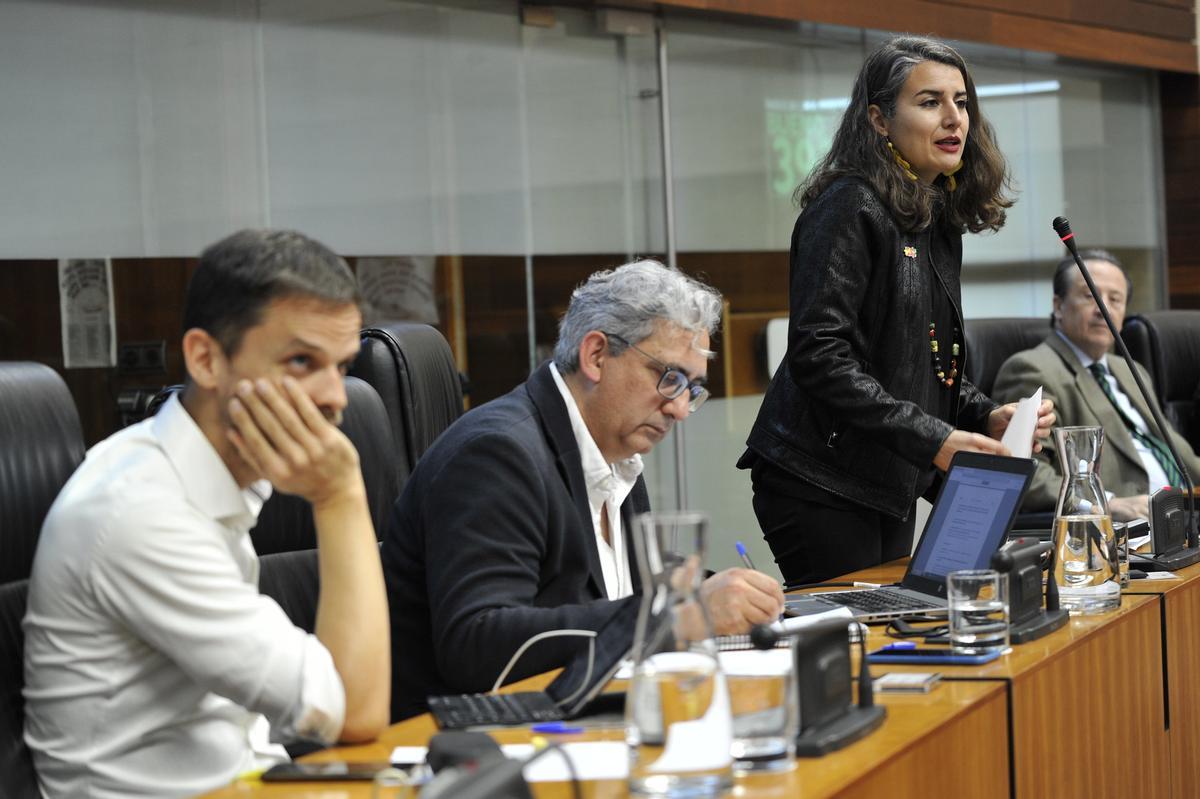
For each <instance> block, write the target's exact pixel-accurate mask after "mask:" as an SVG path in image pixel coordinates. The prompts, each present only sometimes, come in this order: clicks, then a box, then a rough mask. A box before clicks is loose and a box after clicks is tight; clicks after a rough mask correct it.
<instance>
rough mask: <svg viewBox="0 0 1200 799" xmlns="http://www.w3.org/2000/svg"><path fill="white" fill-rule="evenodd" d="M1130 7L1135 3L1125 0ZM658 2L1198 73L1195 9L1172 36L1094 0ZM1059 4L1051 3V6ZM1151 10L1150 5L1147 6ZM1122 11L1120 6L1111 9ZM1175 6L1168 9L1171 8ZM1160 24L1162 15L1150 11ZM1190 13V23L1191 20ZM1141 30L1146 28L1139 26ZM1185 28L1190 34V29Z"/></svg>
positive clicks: (1130, 12)
mask: <svg viewBox="0 0 1200 799" xmlns="http://www.w3.org/2000/svg"><path fill="white" fill-rule="evenodd" d="M1124 5H1125V6H1129V5H1130V4H1129V3H1126V4H1124ZM659 6H660V7H678V8H688V9H693V10H697V11H707V12H717V13H724V14H734V15H743V16H745V15H749V16H759V17H770V18H775V19H787V20H795V21H803V22H818V23H827V24H833V25H847V26H850V27H862V28H872V29H877V30H897V29H899V28H903V29H905V30H909V31H913V32H920V33H928V34H932V35H935V36H941V37H944V38H949V39H961V40H964V41H971V42H979V43H983V44H995V45H1002V46H1005V47H1016V48H1021V49H1030V50H1040V51H1044V52H1049V53H1056V54H1058V55H1062V56H1068V57H1073V58H1083V59H1088V60H1094V61H1103V62H1107V63H1116V64H1126V65H1130V66H1141V67H1150V68H1152V69H1163V70H1174V71H1178V72H1188V73H1193V74H1194V73H1196V72H1197V71H1198V65H1197V58H1196V46H1195V44H1194V43H1193V42H1192V38H1193V36H1194V30H1195V22H1194V20H1195V17H1194V12H1188V13H1187V14H1186V15H1181V16H1178V17H1177V19H1179V20H1184V21H1185V22H1184V23H1181V24H1178V25H1176V26H1173V31H1172V33H1171V34H1170V35H1165V34H1161V35H1153V34H1150V33H1145V32H1134V31H1130V30H1118V29H1114V28H1110V27H1104V26H1103V25H1100V24H1097V23H1096V22H1095V21H1094V20H1093V19H1091V18H1090V17H1088V16H1086V9H1087V8H1088V7H1090V5H1089V6H1083V5H1080V6H1078V7H1076V6H1072V9H1075V8H1078V9H1079V11H1078V12H1072V13H1078V14H1079V15H1080V16H1082V17H1083V19H1082V20H1081V21H1067V20H1063V19H1050V18H1045V17H1042V16H1031V15H1030V14H1028V13H1025V14H1022V13H1013V12H1011V11H1008V10H1007V9H1008V8H1009V7H1010V4H1007V3H1006V4H1005V6H1004V8H1005V9H1006V10H990V9H988V8H979V7H970V6H967V5H964V4H962V3H955V2H941V3H938V2H927V0H892V2H889V3H845V2H841V0H659ZM1054 8H1055V6H1053V5H1051V6H1050V9H1051V10H1053V9H1054ZM1136 10H1137V9H1134V8H1130V9H1128V10H1125V11H1124V13H1121V14H1120V17H1119V19H1120V21H1121V24H1124V25H1134V24H1138V21H1137V19H1135V17H1136V16H1138V15H1137V14H1135V13H1134V12H1135V11H1136ZM1143 10H1145V9H1143ZM1120 11H1121V10H1120V9H1116V7H1115V6H1114V7H1113V9H1112V12H1113V13H1119V12H1120ZM1167 11H1168V12H1169V11H1170V9H1169V8H1168V9H1167ZM1146 16H1147V18H1148V19H1149V20H1151V21H1152V22H1151V24H1152V25H1153V26H1154V29H1155V30H1158V29H1159V28H1160V27H1161V26H1162V21H1163V20H1164V19H1170V18H1171V17H1170V16H1167V17H1160V16H1159V13H1158V12H1157V11H1155V13H1153V14H1151V13H1148V14H1146ZM1189 19H1190V24H1189V23H1187V22H1186V21H1187V20H1189ZM1136 30H1140V28H1139V29H1136ZM1185 34H1186V35H1185Z"/></svg>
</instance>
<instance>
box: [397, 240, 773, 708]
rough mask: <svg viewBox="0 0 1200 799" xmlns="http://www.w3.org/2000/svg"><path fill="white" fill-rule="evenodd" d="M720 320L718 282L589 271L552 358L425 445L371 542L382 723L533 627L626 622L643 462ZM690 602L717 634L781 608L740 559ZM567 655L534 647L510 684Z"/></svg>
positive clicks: (495, 665) (551, 643)
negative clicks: (388, 666) (381, 653)
mask: <svg viewBox="0 0 1200 799" xmlns="http://www.w3.org/2000/svg"><path fill="white" fill-rule="evenodd" d="M720 312H721V299H720V295H719V294H717V292H716V291H714V290H713V289H711V288H709V287H708V286H704V285H703V284H700V283H698V282H696V281H694V280H692V279H690V278H688V277H687V276H685V275H683V274H682V273H681V272H679V271H678V270H675V269H669V268H667V267H665V266H663V265H662V264H659V263H656V262H654V261H640V262H637V263H633V264H626V265H625V266H622V267H620V268H618V269H615V270H611V271H604V272H597V273H596V274H594V275H592V276H591V277H590V278H589V279H588V280H587V281H586V282H585V283H584V284H583V285H581V286H579V287H578V288H577V289H576V290H575V292H574V293H573V294H572V296H571V302H570V305H569V307H568V308H567V312H566V315H565V316H564V317H563V320H562V323H561V325H560V328H559V337H558V344H557V346H556V349H555V354H554V361H553V362H552V363H547V364H543V365H542V366H540V367H539V368H538V369H537V370H535V371H534V373H533V374H532V375H530V376H529V379H528V380H526V381H525V382H524V383H523V384H521V385H520V386H517V387H516V388H515V389H513V390H512V391H511V392H509V393H508V394H506V395H505V396H503V397H500V398H498V399H495V400H492V401H491V402H488V403H486V404H484V405H482V406H480V407H479V408H476V409H474V410H472V411H471V412H470V413H467V414H466V415H465V416H463V417H462V418H460V419H459V420H458V421H456V422H455V423H454V424H453V425H451V426H450V428H449V429H448V430H447V431H446V432H445V433H443V434H442V436H441V437H440V438H439V439H438V440H437V441H436V442H434V444H433V446H432V447H430V448H429V450H428V451H426V452H425V454H424V455H423V456H422V457H421V460H420V462H419V463H418V464H417V468H416V469H415V470H414V471H413V474H412V476H411V477H410V478H409V481H408V483H407V484H406V485H405V489H404V493H403V495H402V496H401V498H400V499H399V500H398V501H397V503H396V506H395V508H394V509H393V512H392V519H391V521H390V523H389V525H388V531H387V533H386V535H385V536H384V542H383V562H384V575H385V578H386V580H387V586H388V601H389V603H390V611H391V621H392V641H393V643H394V649H393V656H392V657H393V684H392V716H393V718H394V719H396V718H404V717H407V716H411V715H414V714H416V713H419V712H422V710H423V709H424V708H425V698H426V697H427V696H430V695H437V694H446V693H462V692H470V691H486V690H489V689H490V688H491V687H492V683H493V682H494V681H495V680H496V679H497V678H498V677H499V675H500V674H501V672H502V670H503V669H504V667H505V665H506V664H507V663H508V661H509V659H510V658H512V656H513V655H514V653H515V652H516V651H517V650H518V648H519V647H520V646H521V645H522V644H523V643H524V642H526V641H527V640H529V639H530V638H531V637H533V636H535V635H538V634H540V633H544V632H547V631H552V630H560V629H587V630H597V629H599V628H600V627H601V626H602V625H603V624H604V623H605V622H607V621H608V620H610V619H611V618H613V617H614V616H615V615H616V614H621V613H624V614H629V615H630V617H632V616H633V615H636V610H637V602H638V598H637V596H635V594H636V591H637V581H636V577H635V575H636V567H635V566H634V565H633V562H632V560H631V558H632V556H633V553H632V549H631V547H630V544H629V541H630V539H629V534H630V532H631V530H630V528H631V526H632V524H633V518H634V515H635V514H636V513H639V512H644V511H647V510H649V500H648V498H647V496H646V487H645V483H644V482H643V481H642V479H641V472H642V459H641V456H642V455H644V454H645V453H647V452H649V451H650V450H651V449H653V447H654V446H655V445H656V444H658V442H660V441H661V440H662V439H663V438H664V437H665V436H666V435H667V433H669V432H670V430H671V428H672V427H673V426H674V425H675V424H676V423H678V422H681V421H683V420H684V419H686V418H687V416H688V414H689V413H691V412H692V411H694V410H695V409H696V408H698V407H699V406H700V404H701V403H703V401H704V399H705V398H706V397H707V396H708V392H707V390H706V389H705V388H704V381H705V378H706V375H707V373H708V359H709V358H710V357H712V355H713V353H712V352H710V351H709V349H708V345H709V336H710V334H711V333H712V331H713V330H714V329H715V328H716V325H717V322H718V320H719V319H720ZM698 457H703V455H702V454H701V455H698ZM731 474H732V473H731ZM701 596H702V597H704V598H706V600H707V606H708V608H709V611H710V617H711V619H712V621H713V626H714V627H715V628H716V632H718V633H731V632H745V631H747V630H748V629H749V628H750V626H751V625H754V624H759V623H763V622H767V621H770V620H772V619H774V618H776V617H777V616H778V615H779V613H780V611H781V610H782V608H783V592H782V590H781V589H780V586H779V583H778V581H776V580H774V579H772V578H771V577H769V576H767V575H765V574H762V573H760V572H755V571H750V570H748V569H728V570H726V571H723V572H720V573H718V574H716V575H714V576H712V577H710V578H708V579H707V580H706V581H705V582H704V584H703V586H702V588H701ZM630 630H631V632H630V638H631V641H632V624H631V625H630ZM578 647H579V639H570V638H550V639H546V640H543V641H539V642H538V643H536V644H535V645H533V646H531V647H530V648H529V649H528V650H526V651H525V653H524V654H523V655H522V656H521V658H520V660H519V661H518V662H517V663H516V664H515V666H514V668H513V669H512V671H511V672H509V677H510V679H520V678H522V677H525V676H528V675H531V674H538V673H541V672H545V671H548V670H550V669H553V668H557V667H561V666H563V665H565V663H566V662H567V661H568V660H569V659H570V655H571V653H572V652H574V651H575V650H576V649H577V648H578Z"/></svg>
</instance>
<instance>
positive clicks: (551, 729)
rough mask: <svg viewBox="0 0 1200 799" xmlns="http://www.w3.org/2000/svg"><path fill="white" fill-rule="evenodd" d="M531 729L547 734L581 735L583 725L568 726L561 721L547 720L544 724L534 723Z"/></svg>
mask: <svg viewBox="0 0 1200 799" xmlns="http://www.w3.org/2000/svg"><path fill="white" fill-rule="evenodd" d="M530 729H531V730H532V731H533V732H540V733H544V734H547V735H580V734H582V733H583V727H568V726H567V725H566V724H563V723H562V722H561V721H547V722H544V723H542V724H534V725H533V726H532V727H530Z"/></svg>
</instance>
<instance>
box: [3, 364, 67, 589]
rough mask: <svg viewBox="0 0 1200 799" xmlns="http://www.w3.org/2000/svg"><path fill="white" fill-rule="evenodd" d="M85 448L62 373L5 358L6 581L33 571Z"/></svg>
mask: <svg viewBox="0 0 1200 799" xmlns="http://www.w3.org/2000/svg"><path fill="white" fill-rule="evenodd" d="M84 452H85V447H84V444H83V429H82V428H81V427H80V424H79V413H78V412H77V411H76V409H75V401H74V400H73V399H72V398H71V392H70V391H68V390H67V384H66V383H64V382H63V379H62V378H61V377H59V375H58V373H57V372H55V371H54V370H53V369H51V368H50V367H48V366H45V365H43V364H40V363H27V362H20V361H14V362H3V363H0V507H3V508H4V529H3V537H2V538H0V548H2V550H3V555H2V556H0V582H7V581H9V580H19V579H23V578H25V577H28V576H29V570H30V567H31V566H32V564H33V553H34V551H35V549H36V547H37V539H38V535H39V534H40V533H41V529H42V522H43V521H45V519H46V513H47V511H49V510H50V505H51V504H53V502H54V499H55V497H57V496H58V492H59V491H60V490H61V489H62V487H63V484H65V483H66V482H67V478H69V477H70V476H71V473H72V472H74V471H75V467H77V466H78V465H79V464H80V462H81V461H82V460H83V456H84Z"/></svg>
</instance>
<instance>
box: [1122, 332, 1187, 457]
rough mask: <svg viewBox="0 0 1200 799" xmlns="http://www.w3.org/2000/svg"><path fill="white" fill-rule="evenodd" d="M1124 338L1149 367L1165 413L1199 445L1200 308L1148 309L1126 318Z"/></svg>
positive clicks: (1131, 353)
mask: <svg viewBox="0 0 1200 799" xmlns="http://www.w3.org/2000/svg"><path fill="white" fill-rule="evenodd" d="M1121 338H1122V339H1124V340H1125V346H1126V347H1128V348H1129V354H1130V355H1132V356H1133V358H1134V360H1136V361H1137V362H1138V363H1140V364H1141V365H1142V366H1144V367H1146V371H1148V372H1149V373H1150V381H1151V384H1152V385H1153V387H1154V391H1155V393H1156V394H1158V401H1159V404H1160V406H1161V407H1162V411H1163V416H1165V417H1166V419H1167V421H1168V422H1170V423H1171V425H1173V426H1174V427H1175V429H1176V430H1178V431H1179V433H1180V434H1181V435H1182V436H1183V437H1184V438H1186V439H1187V440H1188V441H1189V442H1190V443H1191V445H1192V447H1193V448H1200V418H1198V416H1197V409H1196V399H1197V391H1198V390H1200V311H1148V312H1146V313H1144V314H1138V315H1136V316H1131V317H1129V318H1128V319H1126V320H1125V327H1124V328H1122V329H1121Z"/></svg>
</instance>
